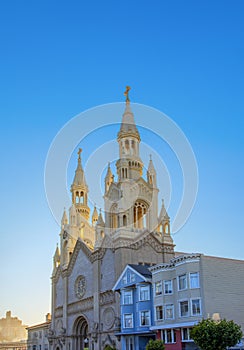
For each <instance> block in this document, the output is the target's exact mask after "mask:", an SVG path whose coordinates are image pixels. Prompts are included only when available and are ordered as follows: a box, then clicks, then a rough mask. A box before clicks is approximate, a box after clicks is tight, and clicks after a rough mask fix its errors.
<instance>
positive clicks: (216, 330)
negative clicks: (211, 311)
mask: <svg viewBox="0 0 244 350" xmlns="http://www.w3.org/2000/svg"><path fill="white" fill-rule="evenodd" d="M190 336H191V339H193V340H194V342H195V344H196V345H198V346H199V347H200V348H201V349H202V350H213V349H214V350H225V349H226V348H227V347H229V346H234V345H236V344H237V343H238V342H239V341H240V340H241V337H242V331H241V327H240V326H239V325H237V324H236V323H235V322H233V321H226V320H225V319H224V320H220V321H214V320H211V319H206V320H204V319H203V320H202V321H201V322H199V323H198V324H197V325H196V326H194V327H193V328H192V330H191V332H190Z"/></svg>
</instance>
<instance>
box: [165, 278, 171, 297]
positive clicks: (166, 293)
mask: <svg viewBox="0 0 244 350" xmlns="http://www.w3.org/2000/svg"><path fill="white" fill-rule="evenodd" d="M169 282H170V284H171V293H169V292H166V288H165V287H166V285H167V286H168V284H169ZM172 294H173V281H172V280H165V281H164V295H172Z"/></svg>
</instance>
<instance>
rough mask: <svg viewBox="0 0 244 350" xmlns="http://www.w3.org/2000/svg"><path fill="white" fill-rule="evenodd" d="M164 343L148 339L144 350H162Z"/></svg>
mask: <svg viewBox="0 0 244 350" xmlns="http://www.w3.org/2000/svg"><path fill="white" fill-rule="evenodd" d="M164 349H165V346H164V342H163V341H162V340H159V339H157V340H152V339H150V340H149V342H148V343H147V346H146V350H164Z"/></svg>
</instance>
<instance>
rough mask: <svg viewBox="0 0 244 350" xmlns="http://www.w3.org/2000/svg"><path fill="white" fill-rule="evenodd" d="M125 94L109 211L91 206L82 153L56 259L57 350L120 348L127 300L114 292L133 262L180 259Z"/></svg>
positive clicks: (108, 184) (108, 188) (107, 185)
mask: <svg viewBox="0 0 244 350" xmlns="http://www.w3.org/2000/svg"><path fill="white" fill-rule="evenodd" d="M125 96H126V101H125V110H124V113H123V115H122V120H121V124H120V129H119V130H118V134H117V142H118V160H117V162H116V170H117V174H116V175H114V174H113V173H112V170H111V167H110V165H108V168H107V173H106V176H105V179H104V196H103V198H104V209H103V210H100V211H99V212H98V211H97V209H96V207H94V208H90V207H89V201H88V192H89V186H91V185H92V184H89V181H87V179H86V176H85V172H84V170H83V166H82V159H81V149H79V151H78V160H77V168H76V170H75V175H74V179H73V183H72V184H71V196H72V205H71V207H70V208H69V212H68V213H66V211H64V213H63V217H62V220H61V230H60V243H59V246H58V247H57V249H56V251H55V254H54V257H53V272H52V277H51V279H52V320H51V325H50V329H49V333H48V340H49V347H50V349H51V350H57V349H59V350H61V349H64V350H66V349H67V350H78V349H79V350H82V349H92V350H100V349H105V348H106V346H108V345H109V346H110V347H112V348H116V349H120V348H121V344H120V337H119V336H118V334H119V331H120V295H119V293H118V292H115V291H114V290H113V287H114V285H115V283H116V281H117V280H118V278H119V277H120V275H121V273H122V272H123V270H124V268H125V267H126V265H127V264H137V265H147V266H148V265H149V266H153V265H155V264H159V263H165V262H168V261H170V259H172V258H173V257H174V243H173V240H172V237H171V234H170V218H169V216H168V214H167V211H166V209H165V207H164V204H163V203H162V205H161V206H159V204H158V192H159V189H158V187H157V173H156V170H155V167H154V164H153V160H152V159H150V160H149V164H148V165H147V168H146V169H147V170H146V176H145V178H144V177H143V168H144V164H143V162H142V160H141V157H140V142H141V137H140V134H139V131H138V129H137V126H136V123H135V119H134V115H133V111H132V110H131V106H130V99H129V87H127V89H126V92H125ZM118 118H120V116H118ZM88 180H89V179H88ZM116 333H117V334H116Z"/></svg>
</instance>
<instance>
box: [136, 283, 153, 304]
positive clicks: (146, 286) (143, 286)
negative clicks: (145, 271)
mask: <svg viewBox="0 0 244 350" xmlns="http://www.w3.org/2000/svg"><path fill="white" fill-rule="evenodd" d="M142 288H146V289H147V290H148V299H141V290H142ZM138 292H139V301H148V300H150V286H149V284H147V285H142V286H139V290H138Z"/></svg>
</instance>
